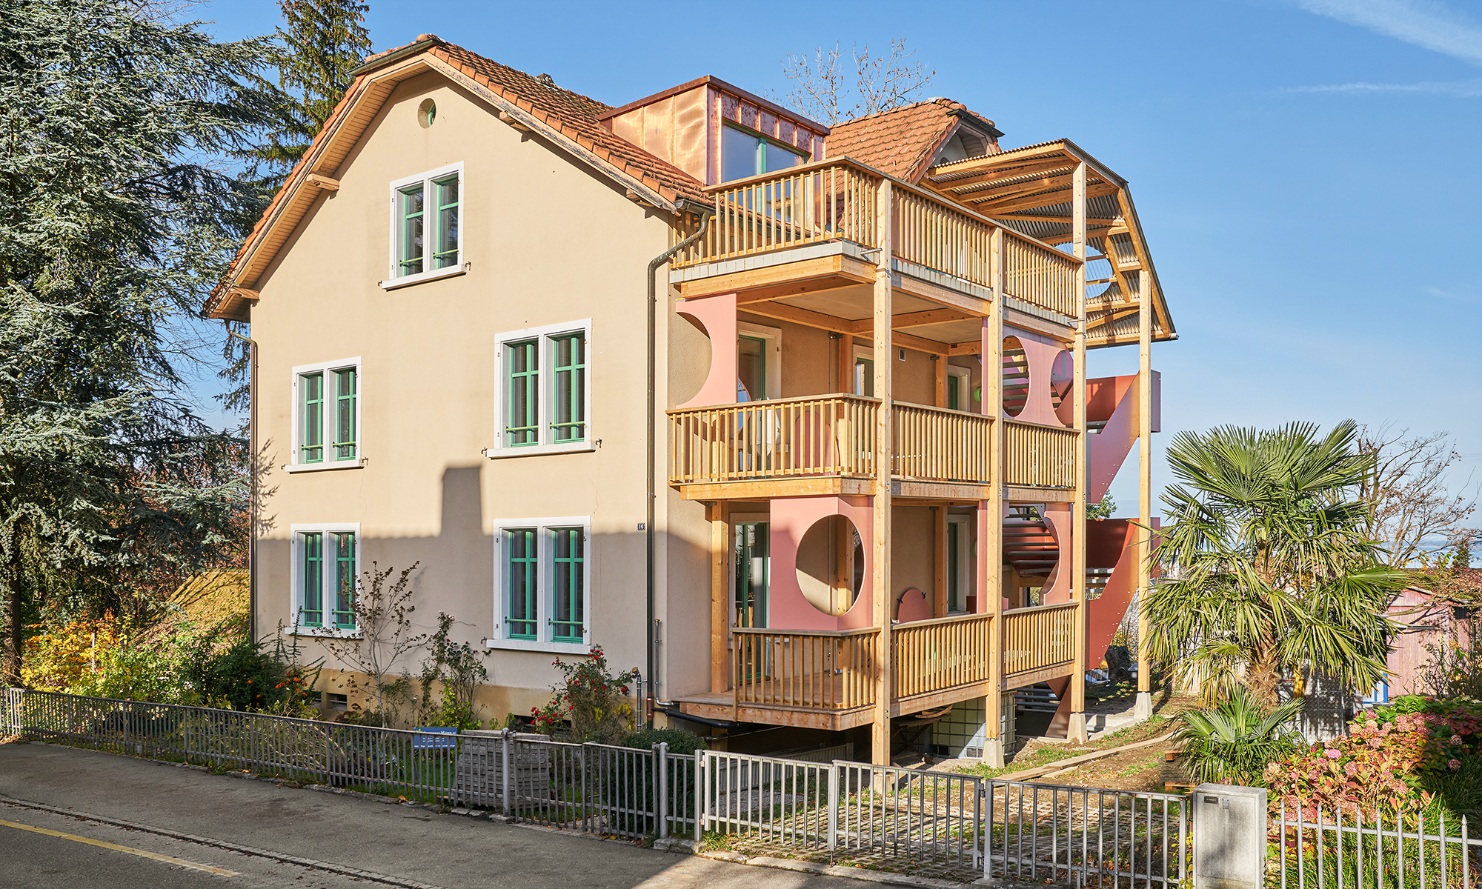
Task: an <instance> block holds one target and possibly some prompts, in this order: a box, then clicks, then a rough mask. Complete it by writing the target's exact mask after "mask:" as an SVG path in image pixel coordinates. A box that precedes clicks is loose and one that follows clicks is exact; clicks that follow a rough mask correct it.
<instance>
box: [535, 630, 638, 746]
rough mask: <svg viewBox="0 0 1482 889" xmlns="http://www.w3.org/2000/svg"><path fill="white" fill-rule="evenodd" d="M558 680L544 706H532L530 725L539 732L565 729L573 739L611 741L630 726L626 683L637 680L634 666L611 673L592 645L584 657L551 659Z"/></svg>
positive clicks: (629, 728)
mask: <svg viewBox="0 0 1482 889" xmlns="http://www.w3.org/2000/svg"><path fill="white" fill-rule="evenodd" d="M553 663H554V666H555V668H556V669H557V670H560V671H561V681H560V682H557V683H556V684H555V685H552V686H551V691H552V692H554V694H553V695H552V696H551V699H550V701H549V702H548V703H547V704H546V705H545V706H544V707H532V708H531V709H530V716H531V718H532V719H533V721H534V726H533V727H534V729H535V730H536V731H537V732H541V733H542V734H547V735H554V734H557V733H558V732H563V730H564V733H568V734H569V735H570V737H571V739H572V740H574V741H597V742H599V743H602V744H615V743H617V742H619V741H621V740H622V739H623V737H624V736H626V735H627V734H628V733H629V732H630V731H632V727H633V705H632V704H630V703H629V702H628V700H627V698H628V687H629V686H630V685H631V684H632V683H634V682H635V681H637V679H638V668H636V667H635V668H633V669H631V670H627V671H625V672H622V673H619V674H617V675H616V676H614V675H613V673H612V670H611V668H610V667H608V665H607V655H606V654H604V653H603V651H602V648H601V647H600V646H596V645H594V646H592V650H591V651H590V652H588V654H587V657H586V659H584V660H580V661H563V660H561V659H560V658H557V659H556V660H555V661H554V662H553Z"/></svg>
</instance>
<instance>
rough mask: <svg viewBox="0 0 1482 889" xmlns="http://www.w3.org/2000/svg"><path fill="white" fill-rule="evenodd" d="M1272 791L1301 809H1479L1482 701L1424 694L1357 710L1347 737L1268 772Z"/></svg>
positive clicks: (1463, 811)
mask: <svg viewBox="0 0 1482 889" xmlns="http://www.w3.org/2000/svg"><path fill="white" fill-rule="evenodd" d="M1266 779H1267V781H1268V782H1269V786H1270V787H1271V789H1272V791H1273V796H1274V797H1276V798H1278V799H1282V800H1285V801H1286V802H1288V803H1289V804H1293V805H1297V806H1301V807H1302V808H1303V809H1304V811H1315V809H1316V807H1317V806H1318V805H1321V806H1322V807H1323V808H1324V809H1327V810H1333V809H1342V810H1344V811H1347V812H1355V811H1358V810H1360V809H1362V810H1363V811H1364V812H1366V813H1372V812H1373V811H1374V809H1375V808H1376V807H1379V806H1381V805H1382V806H1384V807H1386V808H1394V807H1396V806H1400V807H1414V808H1423V809H1430V808H1434V807H1442V808H1445V809H1448V810H1450V811H1452V812H1454V813H1457V814H1477V813H1478V812H1482V703H1479V702H1477V701H1474V700H1454V701H1442V700H1437V699H1435V698H1431V697H1425V696H1420V695H1408V696H1406V697H1402V698H1397V699H1395V701H1393V702H1392V703H1391V704H1389V705H1387V706H1384V707H1379V708H1376V709H1375V710H1374V711H1372V712H1366V713H1360V714H1359V715H1358V716H1357V717H1356V718H1355V719H1354V721H1353V722H1352V723H1351V725H1350V733H1349V735H1347V736H1346V737H1341V738H1335V739H1333V740H1331V741H1326V742H1323V743H1321V744H1314V745H1312V746H1311V747H1307V748H1303V749H1302V750H1300V751H1298V752H1297V753H1295V754H1294V755H1292V756H1290V757H1288V758H1286V759H1285V760H1282V761H1280V762H1276V763H1273V764H1272V765H1271V766H1270V767H1269V768H1268V769H1267V771H1266Z"/></svg>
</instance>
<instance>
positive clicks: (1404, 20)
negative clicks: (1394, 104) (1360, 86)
mask: <svg viewBox="0 0 1482 889" xmlns="http://www.w3.org/2000/svg"><path fill="white" fill-rule="evenodd" d="M1296 2H1297V5H1298V6H1300V7H1301V8H1302V9H1305V10H1307V11H1308V12H1312V13H1316V14H1318V15H1322V16H1327V17H1328V18H1331V19H1336V20H1338V21H1340V22H1345V23H1347V24H1350V25H1356V26H1358V27H1360V28H1367V29H1369V30H1370V31H1374V32H1375V33H1378V34H1383V35H1384V36H1386V37H1393V38H1395V39H1396V40H1403V41H1404V42H1406V43H1409V44H1413V45H1414V46H1419V47H1422V48H1424V49H1428V50H1431V51H1432V52H1438V53H1442V54H1444V55H1448V56H1451V57H1453V58H1457V59H1461V60H1462V61H1465V62H1470V63H1472V64H1473V65H1482V25H1478V24H1477V23H1475V22H1473V21H1471V20H1469V19H1467V18H1466V17H1465V16H1463V15H1461V14H1460V13H1458V12H1456V11H1455V10H1452V9H1449V8H1447V7H1446V6H1445V5H1444V4H1441V3H1438V2H1433V0H1296Z"/></svg>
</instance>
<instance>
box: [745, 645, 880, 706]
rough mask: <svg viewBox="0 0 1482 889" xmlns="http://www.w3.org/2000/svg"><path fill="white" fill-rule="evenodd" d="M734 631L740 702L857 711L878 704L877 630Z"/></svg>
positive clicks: (747, 704) (756, 704)
mask: <svg viewBox="0 0 1482 889" xmlns="http://www.w3.org/2000/svg"><path fill="white" fill-rule="evenodd" d="M731 633H732V639H733V640H734V642H735V652H734V654H735V656H734V658H733V663H734V664H735V671H736V672H735V674H734V675H733V676H732V677H731V678H732V688H733V689H734V690H735V700H736V705H737V706H753V707H794V708H799V709H807V710H853V709H855V708H858V707H868V706H870V705H872V704H874V703H875V670H876V646H877V645H878V642H879V638H880V631H879V630H877V629H874V628H870V629H863V630H845V631H840V632H827V631H808V630H764V629H742V628H733V629H732V630H731Z"/></svg>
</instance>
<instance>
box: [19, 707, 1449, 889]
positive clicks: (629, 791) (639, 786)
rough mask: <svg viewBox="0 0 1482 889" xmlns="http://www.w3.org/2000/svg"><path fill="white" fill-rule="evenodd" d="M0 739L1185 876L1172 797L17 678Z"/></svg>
mask: <svg viewBox="0 0 1482 889" xmlns="http://www.w3.org/2000/svg"><path fill="white" fill-rule="evenodd" d="M0 734H13V735H20V736H22V737H24V738H28V739H34V740H40V741H52V742H58V743H64V744H70V745H73V746H80V747H90V748H94V749H98V750H105V751H110V752H115V753H126V754H132V755H136V756H146V757H150V758H152V759H162V760H173V761H178V762H187V763H193V764H197V765H204V766H209V767H212V768H219V769H223V770H226V769H239V770H244V771H248V772H252V773H254V774H258V775H264V776H270V777H279V778H285V779H289V780H292V781H297V782H301V783H306V784H307V783H313V784H328V785H333V786H336V787H345V788H351V789H355V790H362V791H366V792H370V793H377V794H385V795H390V796H398V797H404V798H406V799H410V800H418V801H424V802H434V803H445V804H452V805H458V806H468V807H474V808H481V809H486V810H490V811H494V812H498V813H502V814H503V815H505V816H506V817H508V818H511V819H514V820H520V821H530V822H538V823H542V824H546V825H550V826H554V827H560V828H565V829H571V830H580V831H585V832H590V833H598V834H603V835H607V836H619V837H625V838H630V839H640V838H647V837H657V838H664V837H671V836H675V837H691V838H693V839H695V840H697V841H700V840H704V839H705V838H706V835H707V834H711V835H715V834H719V835H724V836H727V837H729V838H730V839H731V841H732V842H733V843H735V844H737V845H738V846H740V847H743V848H754V849H756V850H758V851H764V850H765V851H772V852H780V853H783V854H789V855H802V856H805V857H806V856H811V857H816V858H824V857H826V858H827V859H828V860H849V861H853V862H855V863H864V864H867V865H869V866H876V867H885V868H894V869H901V868H906V869H909V870H911V871H912V872H921V873H938V874H941V875H943V876H958V877H961V878H964V879H971V878H974V877H977V876H984V877H1000V878H1011V879H1029V880H1032V881H1036V882H1046V881H1048V882H1058V883H1063V884H1069V885H1072V886H1078V887H1080V886H1085V885H1087V884H1094V885H1097V886H1104V885H1111V886H1113V887H1116V886H1121V885H1126V886H1127V887H1129V889H1132V887H1147V889H1174V887H1176V886H1177V885H1178V884H1179V883H1180V882H1182V881H1183V880H1184V879H1185V877H1186V876H1187V872H1186V861H1187V859H1188V844H1189V823H1188V807H1187V805H1186V801H1185V798H1184V797H1180V796H1174V795H1170V794H1152V793H1125V792H1117V791H1109V790H1107V791H1103V790H1093V789H1084V788H1068V787H1060V786H1054V785H1036V784H1020V783H1014V782H1005V781H993V780H988V779H984V778H978V777H975V776H971V775H962V774H957V773H949V772H931V771H918V770H914V769H901V768H890V767H882V766H872V765H865V764H862V763H854V762H845V761H841V760H834V761H832V762H808V761H803V760H800V759H787V758H781V757H765V756H751V755H746V754H740V753H727V752H721V751H713V750H702V751H699V752H698V753H696V754H694V755H693V756H690V755H675V754H670V753H669V750H668V747H667V746H666V745H664V744H656V745H654V746H653V747H652V748H651V749H646V750H645V749H635V748H628V747H613V746H607V745H602V744H572V743H566V742H562V741H556V740H553V739H551V738H548V737H545V736H543V735H527V734H517V733H514V732H508V731H499V732H463V733H460V734H456V735H454V734H444V733H440V732H427V731H403V730H397V729H383V728H375V727H367V726H349V725H338V724H332V723H325V722H318V721H315V720H307V719H290V718H287V717H278V716H268V715H263V714H255V713H236V712H232V711H225V710H212V709H207V708H202V707H183V706H173V705H162V704H150V703H141V702H135V701H118V700H109V699H102V698H85V697H78V696H74V695H66V694H56V693H49V692H35V691H23V690H18V689H6V690H4V697H3V698H0ZM1386 836H1390V834H1386ZM1422 860H1425V859H1424V856H1423V855H1422ZM1459 866H1463V867H1464V866H1465V865H1459ZM1444 870H1445V868H1442V870H1441V871H1437V873H1440V872H1444ZM1453 870H1454V867H1453ZM1360 872H1362V870H1361V871H1360ZM1300 879H1302V878H1301V877H1300V876H1299V880H1300ZM1316 885H1321V883H1320V882H1319V884H1316ZM1281 889H1286V886H1285V884H1283V885H1282V887H1281ZM1296 889H1306V886H1305V883H1302V884H1300V885H1299V886H1298V887H1296ZM1337 889H1341V886H1339V887H1337ZM1355 889H1359V887H1357V886H1356V887H1355ZM1376 889H1384V886H1383V885H1382V884H1380V885H1376ZM1421 889H1424V887H1421Z"/></svg>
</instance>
